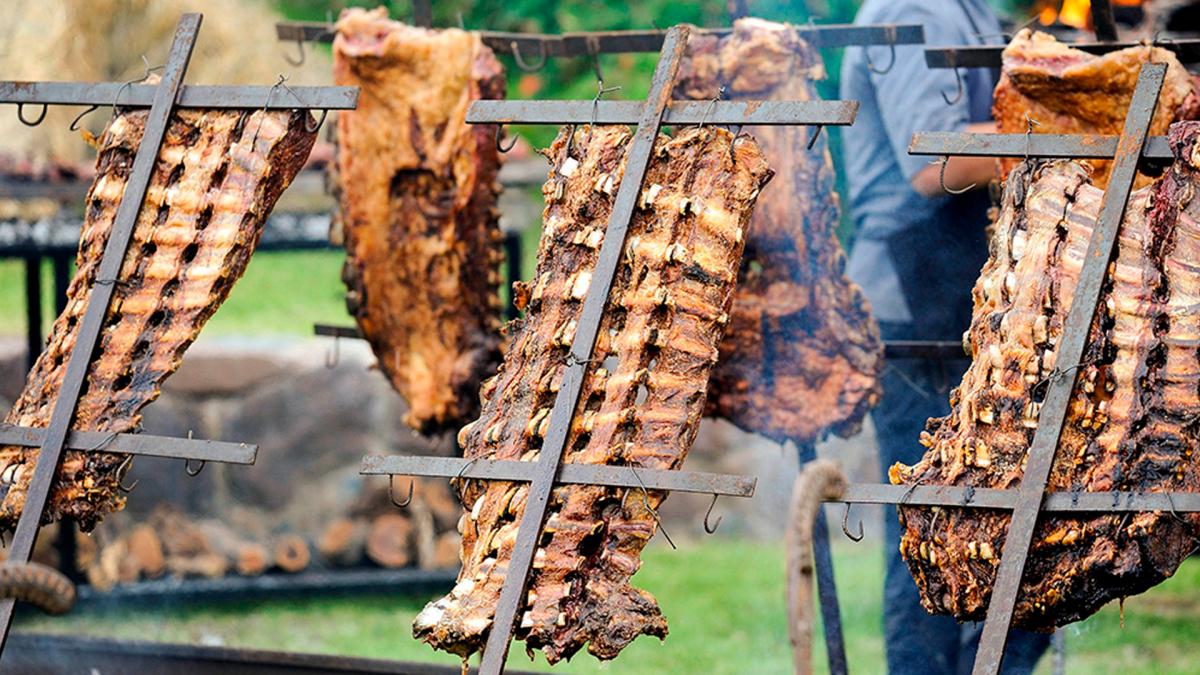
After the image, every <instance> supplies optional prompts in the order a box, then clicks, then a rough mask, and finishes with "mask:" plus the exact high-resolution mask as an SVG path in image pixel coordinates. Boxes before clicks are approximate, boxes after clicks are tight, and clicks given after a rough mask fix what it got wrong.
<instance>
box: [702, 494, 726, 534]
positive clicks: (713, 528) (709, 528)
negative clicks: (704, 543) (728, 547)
mask: <svg viewBox="0 0 1200 675" xmlns="http://www.w3.org/2000/svg"><path fill="white" fill-rule="evenodd" d="M719 496H720V495H717V494H714V495H713V498H712V501H711V502H709V504H708V512H707V513H705V514H704V531H705V532H707V533H708V534H713V533H715V532H716V531H717V528H718V527H720V526H721V518H722V517H723V516H717V522H715V523H713V524H712V525H709V524H708V519H709V517H710V516H712V512H713V507H714V506H716V505H717V497H719Z"/></svg>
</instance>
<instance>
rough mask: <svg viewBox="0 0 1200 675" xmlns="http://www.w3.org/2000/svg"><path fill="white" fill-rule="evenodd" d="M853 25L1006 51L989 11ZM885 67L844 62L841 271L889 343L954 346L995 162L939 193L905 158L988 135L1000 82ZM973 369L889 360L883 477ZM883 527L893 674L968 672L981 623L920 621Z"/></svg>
mask: <svg viewBox="0 0 1200 675" xmlns="http://www.w3.org/2000/svg"><path fill="white" fill-rule="evenodd" d="M855 23H857V24H901V23H904V24H913V23H916V24H921V25H923V26H924V29H925V42H926V44H929V45H981V44H987V43H988V42H989V41H990V42H991V43H992V44H996V43H998V41H1000V40H1001V29H1000V24H999V20H998V19H997V17H996V15H995V13H994V12H993V11H992V10H991V9H990V8H989V7H988V5H987V3H986V2H985V0H940V1H938V2H929V1H927V0H867V1H866V2H865V3H864V4H863V6H862V8H861V9H860V10H859V12H858V15H857V16H856V17H855ZM889 60H890V53H889V49H888V48H887V47H878V46H876V47H869V48H863V47H858V48H851V49H847V51H846V57H845V60H844V61H843V63H842V74H841V98H842V99H844V100H853V101H858V102H859V103H860V108H859V113H858V119H857V121H856V122H855V123H854V125H853V126H852V127H849V128H847V129H846V130H845V131H844V132H843V139H844V144H843V152H844V166H845V167H846V173H847V178H848V182H849V196H850V212H851V214H852V216H853V218H854V224H855V228H856V230H855V232H856V240H855V244H854V246H853V248H852V250H851V254H850V260H849V263H848V266H847V271H848V274H849V275H850V278H851V279H853V280H855V281H856V282H857V283H858V284H859V285H861V286H862V288H863V292H864V293H865V294H866V296H867V299H868V300H870V302H871V305H872V308H873V311H874V313H875V317H876V319H877V320H878V321H879V325H880V330H881V332H882V334H883V337H884V339H885V340H953V341H957V340H960V339H961V338H962V334H963V332H964V331H965V330H967V328H968V327H969V326H970V322H971V304H972V299H971V288H972V287H973V286H974V283H975V279H976V277H978V275H979V271H980V268H981V267H982V266H983V263H984V262H985V261H986V260H987V250H988V249H987V235H986V232H985V227H986V225H987V223H988V216H987V210H988V208H989V206H990V200H989V198H988V195H987V190H986V186H987V184H988V183H989V181H991V180H992V179H993V177H994V173H995V161H994V160H993V159H990V158H979V157H956V158H952V159H951V160H950V161H949V162H948V163H947V164H946V166H945V176H944V177H945V185H944V186H943V183H942V179H941V176H940V173H941V172H940V167H939V166H938V165H937V164H936V163H934V164H931V163H930V161H929V158H928V157H918V156H912V155H909V154H908V152H907V149H908V145H909V142H910V140H911V139H912V135H913V133H914V132H917V131H958V132H964V131H965V132H994V131H995V124H994V123H993V122H992V121H991V107H992V90H993V89H994V88H995V85H996V77H997V74H996V73H995V72H994V71H990V70H986V69H979V68H975V69H964V70H962V71H959V74H957V75H956V73H955V71H954V70H953V69H931V68H928V67H927V66H926V64H925V55H924V48H923V46H921V45H909V46H904V45H898V46H897V47H896V49H895V61H894V63H893V64H892V65H891V67H890V69H888V62H889ZM883 71H886V72H883ZM959 76H961V77H962V78H963V79H962V80H961V84H960V82H959V81H958V80H957V77H959ZM943 187H945V188H948V189H949V190H954V191H955V192H958V191H962V194H951V193H950V192H948V191H947V190H946V189H943ZM969 365H970V362H969V361H968V360H967V359H965V358H963V359H953V360H946V361H923V360H916V359H896V360H890V361H889V363H888V366H887V368H886V369H885V371H884V373H883V375H882V383H883V388H884V391H883V396H882V398H881V399H880V402H879V404H878V406H877V407H876V408H875V410H874V411H873V412H872V420H873V421H874V423H875V433H876V436H877V437H878V441H879V459H880V465H881V469H882V470H883V473H884V475H885V476H886V474H887V468H888V467H889V466H891V465H892V464H894V463H896V462H903V463H905V464H913V463H914V462H916V461H917V460H919V459H920V458H921V456H922V454H923V452H924V448H922V447H921V446H920V445H919V444H918V442H917V438H918V437H919V435H920V432H921V431H922V430H923V429H924V428H925V421H926V420H927V419H929V418H931V417H942V416H945V415H947V414H949V412H950V406H949V402H948V396H949V391H950V389H951V388H953V387H954V386H957V384H958V383H959V382H960V380H961V379H962V375H963V373H964V372H965V371H966V369H967V367H968V366H969ZM885 480H886V478H885ZM885 522H886V528H885V529H886V532H885V540H886V541H885V545H886V546H887V548H888V552H887V570H886V574H885V579H884V638H885V643H886V652H887V663H888V672H889V673H891V675H909V674H910V673H911V674H914V675H915V674H917V673H920V674H923V675H957V674H960V673H969V672H970V670H971V667H972V665H973V663H974V659H975V652H976V649H977V646H978V643H979V634H980V631H981V624H959V623H958V622H957V621H955V620H954V619H953V618H951V617H948V616H932V615H930V614H928V613H927V612H926V611H925V609H924V608H923V607H922V606H921V604H920V600H919V597H918V593H917V588H916V585H915V584H914V582H913V580H912V577H911V576H910V574H909V571H908V568H907V566H906V565H905V563H904V560H903V558H902V557H901V556H900V550H899V542H900V525H899V522H898V520H897V517H896V512H895V507H889V511H888V514H887V516H885ZM1048 643H1049V636H1046V635H1038V634H1032V633H1024V632H1021V631H1013V633H1012V634H1010V636H1009V641H1008V649H1007V651H1006V652H1005V659H1004V670H1003V672H1004V673H1006V674H1012V675H1016V674H1020V673H1029V672H1032V670H1033V668H1034V665H1035V664H1036V663H1037V660H1038V658H1039V657H1040V656H1041V654H1042V652H1044V651H1045V649H1046V646H1047V645H1048Z"/></svg>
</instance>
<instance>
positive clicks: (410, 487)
mask: <svg viewBox="0 0 1200 675" xmlns="http://www.w3.org/2000/svg"><path fill="white" fill-rule="evenodd" d="M395 483H396V477H395V476H388V499H389V500H390V501H391V502H392V505H393V506H395V507H396V508H399V509H402V508H404V507H406V506H408V505H409V504H411V503H412V500H413V489H414V488H415V487H416V481H415V480H409V481H408V496H407V497H405V498H404V501H402V502H398V501H396V493H395V492H394V485H395Z"/></svg>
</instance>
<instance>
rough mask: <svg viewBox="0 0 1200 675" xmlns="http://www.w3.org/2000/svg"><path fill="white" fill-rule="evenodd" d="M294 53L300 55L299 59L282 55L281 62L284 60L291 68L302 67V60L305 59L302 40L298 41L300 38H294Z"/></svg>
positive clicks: (285, 54)
mask: <svg viewBox="0 0 1200 675" xmlns="http://www.w3.org/2000/svg"><path fill="white" fill-rule="evenodd" d="M296 53H297V54H299V55H300V58H298V59H293V58H292V57H291V56H289V55H288V54H287V53H284V55H283V60H284V61H287V62H288V63H289V64H291V65H293V66H302V65H304V58H305V55H304V40H302V39H300V38H296Z"/></svg>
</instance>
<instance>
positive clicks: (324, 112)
mask: <svg viewBox="0 0 1200 675" xmlns="http://www.w3.org/2000/svg"><path fill="white" fill-rule="evenodd" d="M328 116H329V111H328V110H322V111H321V116H320V117H318V118H317V123H316V124H314V125H312V126H309V124H308V120H310V119H312V115H309V116H308V117H307V118H306V119H305V120H304V130H305V131H307V132H308V133H310V134H311V133H314V132H316V130H317V129H320V128H321V125H322V124H324V123H325V118H326V117H328Z"/></svg>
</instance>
